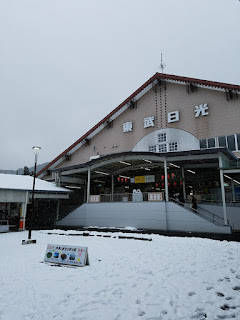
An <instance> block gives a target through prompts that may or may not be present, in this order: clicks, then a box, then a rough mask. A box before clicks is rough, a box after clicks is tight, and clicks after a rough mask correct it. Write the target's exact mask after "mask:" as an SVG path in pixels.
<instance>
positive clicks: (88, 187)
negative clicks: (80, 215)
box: [87, 168, 91, 203]
mask: <svg viewBox="0 0 240 320" xmlns="http://www.w3.org/2000/svg"><path fill="white" fill-rule="evenodd" d="M90 184H91V170H90V168H88V178H87V203H89V196H90Z"/></svg>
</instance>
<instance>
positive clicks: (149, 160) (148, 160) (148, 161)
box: [143, 159, 152, 163]
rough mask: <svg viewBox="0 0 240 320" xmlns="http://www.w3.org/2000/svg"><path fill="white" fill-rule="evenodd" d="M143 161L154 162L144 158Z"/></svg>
mask: <svg viewBox="0 0 240 320" xmlns="http://www.w3.org/2000/svg"><path fill="white" fill-rule="evenodd" d="M143 161H145V162H148V163H152V161H150V160H145V159H143Z"/></svg>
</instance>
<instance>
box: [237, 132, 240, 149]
mask: <svg viewBox="0 0 240 320" xmlns="http://www.w3.org/2000/svg"><path fill="white" fill-rule="evenodd" d="M237 147H238V151H240V133H238V134H237Z"/></svg>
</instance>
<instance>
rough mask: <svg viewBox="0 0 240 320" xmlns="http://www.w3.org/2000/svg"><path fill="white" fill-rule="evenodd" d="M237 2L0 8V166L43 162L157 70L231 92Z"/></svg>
mask: <svg viewBox="0 0 240 320" xmlns="http://www.w3.org/2000/svg"><path fill="white" fill-rule="evenodd" d="M239 14H240V1H238V0H181V1H180V0H148V1H146V0H145V1H143V0H121V1H120V0H118V1H115V0H92V1H86V0H85V1H82V0H0V108H1V118H0V119H1V120H0V146H1V157H0V168H1V169H17V168H20V167H24V166H25V165H26V166H29V167H31V166H32V165H33V162H34V156H33V153H32V146H34V145H40V146H41V147H42V150H41V152H40V154H39V158H38V162H39V163H43V162H47V161H51V160H53V158H55V157H56V156H57V155H59V154H60V153H61V152H62V151H64V150H65V149H66V148H67V147H69V146H70V145H71V144H72V143H73V142H75V141H76V140H77V139H78V138H80V137H81V136H82V135H83V134H84V133H85V132H86V131H88V130H89V129H90V128H91V127H93V126H94V125H95V124H96V123H97V122H98V121H100V120H101V119H102V118H103V117H105V116H106V115H107V114H108V113H109V112H110V111H111V110H112V109H114V108H115V107H117V106H118V105H119V104H120V103H121V102H122V101H123V100H125V99H126V98H127V97H128V96H129V95H130V94H131V93H132V92H133V91H135V90H136V89H137V88H138V87H139V86H141V85H142V84H143V83H144V82H145V81H147V80H148V79H149V78H150V77H151V76H152V75H153V74H154V73H155V72H157V71H159V72H160V69H158V66H159V65H160V59H161V52H162V53H163V59H164V62H165V63H166V64H167V66H166V68H165V70H164V72H165V73H169V74H176V75H180V76H189V77H196V78H199V79H206V80H212V81H220V82H226V83H232V84H240V80H239V75H240V67H239V56H240V55H239V49H240V42H239V39H240V36H239V35H240V17H239Z"/></svg>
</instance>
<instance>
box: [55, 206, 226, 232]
mask: <svg viewBox="0 0 240 320" xmlns="http://www.w3.org/2000/svg"><path fill="white" fill-rule="evenodd" d="M56 225H57V226H70V227H80V226H81V227H90V226H91V227H96V226H97V227H109V228H110V227H117V228H125V227H134V228H137V229H149V230H163V231H182V232H199V233H202V232H204V233H226V234H229V233H231V229H230V227H228V226H216V225H215V224H213V223H211V222H209V221H207V220H205V219H203V218H202V217H200V216H198V215H196V214H194V213H192V212H190V211H188V210H186V209H184V207H181V206H179V205H177V204H175V203H172V202H155V203H154V202H152V203H150V202H138V203H134V202H126V203H85V204H83V205H82V206H80V207H79V208H77V209H76V210H74V211H73V212H71V213H70V214H69V215H68V216H66V217H65V218H63V219H62V220H61V221H57V222H56Z"/></svg>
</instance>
